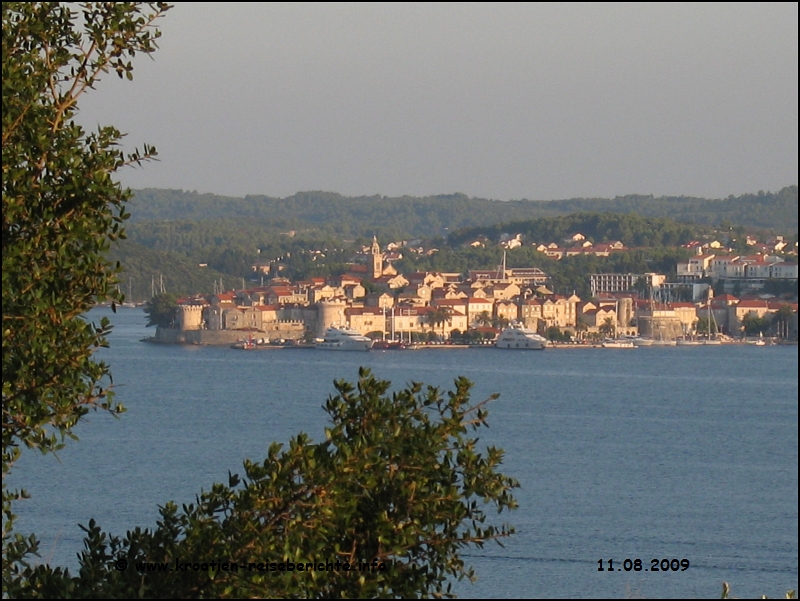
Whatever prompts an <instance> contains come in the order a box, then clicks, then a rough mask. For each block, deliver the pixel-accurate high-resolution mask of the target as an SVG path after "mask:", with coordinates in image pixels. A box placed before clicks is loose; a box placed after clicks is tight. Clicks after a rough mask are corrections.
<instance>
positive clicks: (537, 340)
mask: <svg viewBox="0 0 800 601" xmlns="http://www.w3.org/2000/svg"><path fill="white" fill-rule="evenodd" d="M494 345H495V346H496V347H497V348H502V349H519V350H534V351H541V350H544V349H545V348H547V339H546V338H544V337H543V336H540V335H539V334H537V333H536V332H534V331H533V330H530V329H528V328H525V327H522V326H521V325H512V326H509V327H507V328H506V329H505V330H503V331H502V332H500V335H499V336H498V337H497V340H496V341H495V343H494Z"/></svg>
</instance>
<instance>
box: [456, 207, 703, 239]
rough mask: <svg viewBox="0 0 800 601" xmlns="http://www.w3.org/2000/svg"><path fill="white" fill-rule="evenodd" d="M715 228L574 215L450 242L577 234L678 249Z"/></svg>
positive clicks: (471, 231) (485, 230)
mask: <svg viewBox="0 0 800 601" xmlns="http://www.w3.org/2000/svg"><path fill="white" fill-rule="evenodd" d="M712 232H713V228H711V227H710V226H698V225H691V224H686V223H679V222H677V221H675V220H674V219H666V218H661V217H642V216H640V215H635V214H615V213H588V214H587V213H575V214H572V215H566V216H564V217H553V218H545V219H532V220H528V221H514V222H510V223H499V224H496V225H492V226H484V227H475V228H468V229H464V230H459V231H457V232H454V233H452V234H451V235H450V236H449V237H448V242H449V243H450V245H452V246H458V245H460V244H463V243H464V242H468V241H470V240H473V239H476V238H479V237H481V236H485V237H487V238H489V239H491V240H493V241H495V242H497V241H498V239H499V238H500V235H501V234H503V233H511V234H522V235H523V236H525V238H526V240H527V241H528V242H540V243H545V244H548V243H550V242H556V243H560V242H561V241H562V240H564V239H566V238H568V237H569V236H572V235H573V234H575V233H581V234H583V235H584V236H586V238H587V239H589V240H590V241H591V242H594V243H598V242H612V241H615V240H619V241H621V242H622V243H624V244H625V246H628V247H637V246H646V247H651V246H678V245H680V244H686V243H687V242H690V241H692V240H696V239H698V238H699V237H702V236H706V235H710V234H711V233H712Z"/></svg>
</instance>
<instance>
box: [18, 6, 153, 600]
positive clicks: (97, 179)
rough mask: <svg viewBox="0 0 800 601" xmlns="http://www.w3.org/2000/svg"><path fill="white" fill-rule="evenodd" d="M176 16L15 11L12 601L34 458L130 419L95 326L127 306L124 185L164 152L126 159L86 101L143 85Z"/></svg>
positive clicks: (115, 135)
mask: <svg viewBox="0 0 800 601" xmlns="http://www.w3.org/2000/svg"><path fill="white" fill-rule="evenodd" d="M167 9H168V6H167V5H166V4H164V3H160V2H156V3H138V2H87V3H83V4H77V3H59V2H3V5H2V19H3V41H2V44H3V46H2V63H3V79H2V85H3V112H2V119H3V133H2V157H3V212H2V220H3V232H2V257H3V259H2V260H3V270H2V273H3V299H2V305H3V376H2V379H3V419H2V441H3V594H4V595H9V594H10V592H9V588H8V587H7V584H8V582H9V580H10V579H12V578H13V574H14V570H15V569H16V567H15V566H18V565H19V564H20V563H19V562H23V561H24V559H25V557H26V556H27V555H28V554H30V553H35V552H36V549H37V543H36V540H35V538H34V537H30V538H27V539H26V538H24V537H22V536H21V535H19V534H17V535H14V536H12V531H13V524H14V514H13V512H12V502H13V501H15V500H16V499H19V498H21V497H23V496H25V493H24V491H9V490H7V489H6V488H5V482H6V477H7V476H8V474H9V472H10V470H11V468H12V467H13V465H14V463H15V462H16V461H17V459H18V458H19V457H20V453H21V449H22V448H25V447H27V448H31V449H38V450H39V451H40V452H42V453H47V452H50V451H55V450H58V449H59V448H61V447H62V446H63V443H64V440H65V439H66V438H74V435H73V433H72V430H73V428H74V426H75V424H76V423H77V422H78V421H79V420H80V419H81V417H82V416H84V415H85V414H86V413H87V411H89V409H92V408H94V409H105V410H108V411H111V412H114V413H118V412H120V411H121V410H122V408H121V407H120V406H119V405H117V404H115V403H114V402H113V399H112V396H111V393H110V390H109V384H110V382H109V380H110V375H109V373H108V368H107V366H106V365H104V364H103V363H101V362H96V361H94V360H93V359H92V353H93V352H94V351H95V350H96V349H97V348H98V347H101V346H105V345H106V335H107V334H108V332H109V330H110V326H109V323H108V321H107V320H105V319H104V320H102V321H101V322H100V323H99V324H92V323H89V322H87V321H86V320H85V319H84V318H83V317H82V316H83V315H84V314H85V313H86V311H87V310H88V309H89V308H90V307H91V306H92V305H93V304H94V303H95V302H98V301H103V300H106V299H111V300H112V301H119V300H120V299H121V296H120V295H119V294H118V293H117V292H116V291H115V284H116V279H115V275H116V273H117V272H118V271H119V265H112V264H110V263H109V262H108V261H107V260H106V259H105V253H106V251H108V249H109V247H110V244H111V242H112V241H115V240H119V239H121V238H122V237H123V231H122V223H123V221H124V220H125V219H126V218H127V217H128V215H127V214H126V213H125V210H124V205H125V202H126V201H127V200H128V199H129V198H130V192H129V191H124V190H122V188H121V187H120V185H119V184H118V183H115V182H114V181H113V179H112V174H113V173H114V172H115V171H117V170H118V169H119V168H120V167H122V166H124V165H127V164H131V163H136V164H138V163H141V162H142V161H144V160H146V159H148V158H150V157H152V156H154V155H155V151H154V149H152V148H150V147H145V148H144V149H143V151H142V152H138V151H134V152H133V153H131V154H129V155H124V154H123V153H122V151H121V150H120V149H119V148H118V144H119V140H120V138H121V134H120V132H119V131H117V130H116V129H115V128H114V127H100V128H99V129H98V130H97V131H96V132H94V133H88V134H87V133H86V132H85V131H84V130H83V128H82V127H81V126H80V125H78V124H77V123H76V121H75V118H76V115H77V111H78V99H79V98H80V97H81V96H82V95H83V94H84V93H86V92H87V91H88V90H90V89H92V88H94V86H95V84H96V83H97V82H98V81H99V78H100V76H101V75H102V74H104V73H107V72H109V71H114V72H116V73H117V74H118V75H119V76H120V77H127V78H128V79H130V78H131V77H132V74H131V72H132V66H131V63H130V59H131V58H132V57H134V56H135V55H136V54H137V53H144V54H149V53H151V52H153V51H154V50H155V48H156V43H155V41H156V39H157V38H158V37H159V32H158V30H156V29H154V28H153V27H152V24H153V21H154V20H155V19H157V18H158V17H160V16H161V15H162V14H163V13H164V12H165V11H166V10H167Z"/></svg>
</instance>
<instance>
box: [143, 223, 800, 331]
mask: <svg viewBox="0 0 800 601" xmlns="http://www.w3.org/2000/svg"><path fill="white" fill-rule="evenodd" d="M487 243H490V242H489V241H487V240H475V241H473V242H470V243H469V244H471V245H485V244H487ZM499 244H500V245H501V246H502V247H503V248H504V249H505V250H507V251H511V250H513V249H514V248H515V247H516V246H518V245H520V244H523V241H522V240H521V239H520V236H513V235H508V234H504V235H503V236H502V237H501V240H500V242H499ZM754 244H755V243H754ZM685 246H686V247H687V248H689V249H691V251H692V252H693V253H695V254H694V256H692V257H691V258H690V259H689V260H688V261H685V262H679V263H678V264H677V269H676V272H677V273H674V274H672V276H671V277H669V278H668V276H667V275H666V274H660V273H639V274H637V273H594V274H587V277H588V278H589V280H590V284H591V292H592V296H591V298H580V297H579V296H578V295H577V294H575V293H561V294H557V293H556V292H555V291H553V290H551V289H550V288H549V287H548V284H549V277H548V275H547V273H545V272H544V271H543V270H542V269H540V268H538V267H525V268H520V267H515V268H508V267H506V265H505V259H504V261H503V264H501V265H499V266H498V267H497V269H496V270H469V271H468V272H467V273H442V272H415V273H405V274H403V273H399V272H398V270H397V269H396V268H395V266H394V264H395V263H396V261H397V259H398V258H401V257H402V252H403V251H404V250H405V252H409V250H408V249H407V248H404V247H403V246H402V245H401V244H398V243H390V244H388V245H387V246H386V247H381V245H380V243H379V242H378V240H377V239H376V238H373V241H372V244H371V245H369V246H365V247H363V248H362V249H361V251H360V252H359V253H357V254H356V255H355V256H354V257H353V261H352V263H351V264H349V265H348V266H347V270H346V272H345V273H342V274H341V275H337V276H335V277H328V278H308V279H305V280H302V281H290V280H289V279H287V278H283V277H280V269H279V266H277V268H276V265H275V264H266V265H265V264H257V265H253V271H254V274H256V275H257V276H259V277H260V278H261V280H262V282H263V283H262V284H261V285H258V286H254V287H249V288H248V287H243V288H242V289H238V290H224V291H223V290H218V291H216V292H215V293H213V294H210V295H197V296H192V297H184V298H180V299H178V301H177V308H176V310H175V313H174V316H173V319H172V320H171V322H170V323H169V324H165V325H160V326H159V328H158V330H157V332H156V336H155V337H154V340H155V341H160V342H171V343H192V344H231V343H234V342H237V341H242V340H246V339H257V340H260V341H265V342H266V341H281V342H283V341H296V342H302V341H305V342H307V343H308V342H313V341H314V340H318V339H320V338H322V337H323V336H324V335H325V332H326V330H327V329H328V328H330V327H346V328H348V329H350V330H352V331H354V332H357V333H359V334H360V335H362V336H369V337H370V338H373V339H382V340H403V341H404V340H407V341H409V342H412V341H413V342H422V341H436V342H444V341H465V340H466V341H475V340H483V341H491V340H494V339H495V338H496V337H497V335H498V334H499V333H500V332H501V331H502V329H503V328H505V327H506V326H508V325H509V324H519V325H520V326H521V327H524V328H526V329H529V330H531V331H534V332H537V333H538V334H539V335H541V336H543V337H546V338H547V339H549V340H551V341H570V342H592V341H594V342H597V341H601V340H610V339H619V338H625V337H627V338H631V337H643V338H645V339H649V340H655V341H691V340H695V339H697V338H701V337H706V338H711V337H712V336H713V337H715V338H718V339H720V340H725V341H733V340H741V339H744V338H746V337H748V336H753V335H755V336H763V335H764V334H765V333H766V334H768V335H769V336H770V337H771V338H773V339H780V340H784V341H789V340H797V299H796V292H795V296H794V298H791V297H790V295H783V296H777V295H775V294H769V293H765V291H764V287H765V284H766V283H767V282H779V283H783V284H786V285H787V286H791V284H792V283H793V285H794V289H795V291H796V286H797V262H796V249H792V248H787V243H786V241H785V240H784V239H783V238H781V237H777V238H776V239H774V240H770V241H768V243H762V244H760V245H759V246H757V247H755V248H754V251H755V252H754V253H753V254H750V255H735V254H730V253H726V252H725V250H726V249H724V248H723V245H722V244H721V243H720V242H718V241H713V240H712V241H708V242H699V241H695V242H692V243H689V244H687V245H685ZM537 250H540V251H541V252H544V253H545V254H547V255H548V256H550V255H553V256H552V257H551V258H554V259H560V258H562V257H565V256H573V255H574V254H576V253H584V254H586V253H600V255H599V256H608V255H609V254H610V253H613V252H621V251H624V250H627V249H625V247H624V245H623V244H622V243H621V242H610V243H604V244H597V245H593V244H592V243H591V242H590V241H588V240H586V238H585V237H584V236H583V235H582V234H580V233H575V234H574V235H573V236H571V237H570V238H569V239H567V240H565V241H562V242H560V243H550V244H541V245H538V246H537ZM421 251H422V249H419V250H417V252H421ZM787 251H788V252H787ZM504 257H505V255H504ZM792 259H794V260H792ZM265 277H266V278H267V279H266V281H265V279H264V278H265ZM669 280H672V281H669Z"/></svg>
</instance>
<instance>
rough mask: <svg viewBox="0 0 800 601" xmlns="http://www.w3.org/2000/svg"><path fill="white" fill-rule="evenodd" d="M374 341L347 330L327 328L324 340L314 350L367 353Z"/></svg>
mask: <svg viewBox="0 0 800 601" xmlns="http://www.w3.org/2000/svg"><path fill="white" fill-rule="evenodd" d="M373 344H374V341H373V340H372V339H371V338H367V337H366V336H362V335H361V334H359V333H358V332H356V331H355V330H348V329H347V328H328V329H327V330H326V331H325V338H323V339H322V340H321V341H319V342H317V344H316V348H318V349H323V350H326V351H368V350H369V349H371V348H372V345H373Z"/></svg>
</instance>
